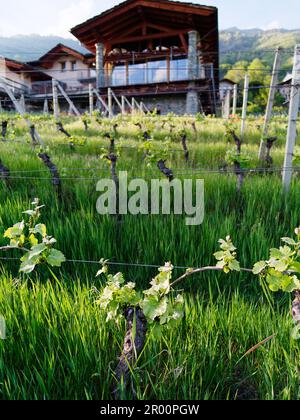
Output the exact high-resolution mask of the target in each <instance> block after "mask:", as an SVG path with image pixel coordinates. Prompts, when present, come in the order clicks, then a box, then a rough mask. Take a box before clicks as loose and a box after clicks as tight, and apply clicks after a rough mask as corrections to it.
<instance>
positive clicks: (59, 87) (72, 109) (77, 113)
mask: <svg viewBox="0 0 300 420" xmlns="http://www.w3.org/2000/svg"><path fill="white" fill-rule="evenodd" d="M56 88H58V89H59V90H60V92H61V94H62V95H63V97H64V98H65V100H66V101H67V102H68V104H69V107H70V109H69V112H72V111H73V112H74V114H75V115H76V116H77V117H80V116H81V115H80V112H79V111H78V109H77V108H76V106H75V105H74V102H73V101H72V100H71V99H70V98H69V96H68V95H67V93H66V91H65V90H64V89H63V87H62V86H61V85H60V84H59V83H58V82H56Z"/></svg>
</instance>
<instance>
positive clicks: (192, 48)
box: [186, 31, 199, 115]
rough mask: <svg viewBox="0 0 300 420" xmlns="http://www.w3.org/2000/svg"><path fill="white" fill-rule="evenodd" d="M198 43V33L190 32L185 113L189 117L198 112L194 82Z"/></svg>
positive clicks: (196, 75) (196, 71)
mask: <svg viewBox="0 0 300 420" xmlns="http://www.w3.org/2000/svg"><path fill="white" fill-rule="evenodd" d="M198 42H199V34H198V32H197V31H190V32H189V53H188V79H189V81H190V83H189V87H188V93H187V99H186V112H187V114H189V115H195V114H197V113H198V112H199V96H198V92H197V89H196V80H197V79H198V78H199V58H198Z"/></svg>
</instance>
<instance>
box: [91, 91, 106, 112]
mask: <svg viewBox="0 0 300 420" xmlns="http://www.w3.org/2000/svg"><path fill="white" fill-rule="evenodd" d="M93 92H94V94H95V95H96V98H97V99H98V103H99V104H101V105H102V106H103V108H104V109H105V112H106V113H107V114H109V109H108V106H107V105H106V103H105V102H104V100H103V99H102V98H101V96H100V95H99V93H98V91H97V90H96V89H93Z"/></svg>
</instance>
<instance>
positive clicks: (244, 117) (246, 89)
mask: <svg viewBox="0 0 300 420" xmlns="http://www.w3.org/2000/svg"><path fill="white" fill-rule="evenodd" d="M249 82H250V76H249V74H246V75H245V84H244V101H243V112H242V128H241V137H242V140H244V137H245V130H246V120H247V109H248V96H249Z"/></svg>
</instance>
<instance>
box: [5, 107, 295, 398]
mask: <svg viewBox="0 0 300 420" xmlns="http://www.w3.org/2000/svg"><path fill="white" fill-rule="evenodd" d="M30 120H31V123H32V124H34V126H31V129H30V130H29V129H28V127H27V125H26V124H25V123H24V121H23V120H22V119H20V118H18V117H17V116H16V115H14V114H12V113H10V114H9V113H7V114H5V113H2V114H1V122H2V141H1V148H0V175H1V180H2V182H1V185H0V194H1V206H0V221H1V223H0V226H1V231H0V238H1V239H0V245H1V247H2V248H1V254H0V266H1V274H0V276H1V281H0V316H2V317H3V319H4V320H5V323H6V339H5V340H0V398H1V399H51V400H52V399H88V400H99V399H111V398H112V397H113V396H114V397H116V396H117V397H118V398H124V399H125V398H137V399H142V400H143V399H145V400H151V399H152V400H153V399H156V400H168V399H178V400H185V399H187V400H196V399H199V400H200V399H213V400H214V399H238V400H240V399H243V400H248V399H268V400H273V399H298V398H300V393H299V356H300V352H299V342H298V341H297V338H298V333H299V331H298V328H297V327H296V328H295V320H296V321H297V320H298V321H299V320H300V318H297V316H299V314H298V313H294V320H293V317H292V316H291V312H292V309H291V308H292V304H293V299H294V296H293V293H294V292H295V291H297V290H299V289H300V285H299V286H298V284H299V280H298V279H297V277H296V276H293V275H292V274H293V273H298V272H300V267H299V262H298V261H297V257H299V249H298V248H299V242H298V241H299V238H300V237H299V230H296V240H295V234H294V231H295V228H297V227H298V226H299V224H300V220H299V207H300V195H299V176H300V150H299V156H298V154H297V153H298V151H297V153H296V154H295V156H294V162H293V168H285V169H286V170H289V171H292V173H293V180H292V185H291V189H290V191H289V193H288V194H283V189H282V168H283V166H284V154H285V142H286V132H287V125H288V120H287V117H286V116H285V115H278V116H274V117H273V119H272V121H271V124H270V128H269V133H268V139H265V140H266V144H267V155H266V158H265V160H264V161H260V160H259V159H258V153H259V146H260V142H261V136H262V127H263V123H264V120H263V118H259V117H251V116H249V117H248V119H247V126H246V131H245V135H244V139H242V138H241V137H240V135H239V134H240V125H241V121H240V119H239V117H238V116H232V117H231V118H230V120H229V121H227V120H224V119H218V118H214V117H204V116H202V115H200V114H199V115H197V116H196V117H195V118H194V117H188V116H182V117H177V116H174V115H172V114H170V115H168V116H157V115H155V114H154V113H153V114H150V113H149V114H136V115H132V116H119V117H115V118H113V119H105V118H102V117H101V116H100V115H99V114H98V113H97V112H95V113H94V114H93V116H88V115H86V116H84V117H83V118H79V117H72V116H67V115H65V116H62V117H61V118H60V120H59V122H57V121H55V120H54V119H53V118H51V117H48V116H40V115H36V116H32V115H31V116H30ZM35 130H36V131H35ZM35 132H38V133H39V135H40V137H41V139H42V141H43V145H41V144H40V143H39V141H38V140H39V139H38V138H36V134H35ZM120 171H127V173H128V178H129V179H136V178H141V179H144V180H146V181H147V182H149V183H150V182H151V180H152V179H169V180H170V181H172V180H174V179H181V180H184V179H193V180H196V179H203V180H204V185H205V217H204V222H203V224H202V225H200V226H186V224H185V216H184V215H177V214H171V215H142V214H140V215H129V214H128V215H117V217H115V216H111V215H100V214H98V212H97V209H96V203H97V200H98V198H99V192H97V188H96V185H97V183H98V181H100V180H101V179H104V178H112V179H113V180H114V182H115V183H116V184H118V174H119V172H120ZM37 198H38V200H36V199H37ZM31 203H33V204H32V205H31ZM41 206H44V207H41ZM40 207H41V208H40ZM29 208H30V210H29V211H28V209H29ZM24 211H27V212H26V214H24ZM22 219H23V220H24V222H22ZM28 220H29V221H28ZM27 221H28V222H27ZM18 222H20V223H19V224H18V225H16V224H17V223H18ZM38 222H39V223H40V224H37V223H38ZM27 223H28V224H27ZM42 223H43V224H42ZM10 227H13V228H11V229H10ZM45 229H47V233H46V231H45ZM48 232H49V233H48ZM50 234H51V235H53V236H51V237H50V236H47V235H50ZM228 235H230V237H229V236H228ZM290 237H291V238H290ZM41 238H42V239H41ZM54 238H55V239H54ZM221 238H226V240H223V241H221V242H220V243H219V241H220V239H221ZM281 238H284V242H285V246H283V247H282V248H280V249H279V247H280V246H281V245H282V241H281ZM293 238H294V239H293ZM297 238H298V239H297ZM40 240H41V243H40V242H39V241H40ZM55 241H56V242H55ZM38 246H40V248H39V250H38V251H37V254H36V255H35V256H33V255H32V250H37V247H38ZM220 247H221V250H220ZM54 248H55V249H54ZM270 249H271V259H269V258H270ZM23 251H25V253H27V254H25V255H24V252H23ZM275 251H276V252H275ZM28 252H29V253H30V252H31V255H30V256H28ZM21 257H22V261H20V259H21ZM101 259H102V260H101ZM100 261H102V262H100ZM165 264H166V265H165ZM201 267H202V268H205V269H201ZM241 267H243V269H241ZM253 267H254V270H253ZM20 268H21V269H20ZM197 269H198V271H197ZM158 271H159V273H158ZM120 273H122V274H120ZM156 276H157V277H156ZM153 279H154V280H153ZM176 279H178V280H179V281H178V282H177V280H176ZM150 282H151V285H152V287H151V286H150V289H149V283H150ZM162 285H163V286H162ZM143 290H145V292H144V295H143V294H142V291H143ZM273 292H277V293H273ZM291 292H292V293H291ZM296 294H297V293H296ZM142 295H143V296H144V297H143V296H142ZM145 296H146V297H145ZM114 299H115V300H114ZM151 299H154V301H155V302H156V303H155V305H153V306H150V303H151ZM296 300H297V299H296ZM296 306H297V305H296ZM296 306H295V301H294V306H293V307H294V311H295V310H296V309H297V308H296ZM124 308H127V312H126V311H125V312H124ZM128 308H131V313H130V310H129V311H128ZM132 308H134V310H133V309H132ZM142 309H143V313H142V314H141V313H140V312H141V311H142ZM132 311H134V314H133V312H132ZM296 312H297V311H296ZM124 314H125V316H124ZM144 316H146V318H147V321H148V322H147V321H146V320H145V318H144ZM125 318H126V319H125ZM126 320H127V325H126ZM173 321H174V322H173ZM175 321H176V322H175ZM146 322H147V323H148V327H147V331H146V330H145V329H146V327H145V324H146ZM139 323H140V324H141V325H140V326H139ZM128 326H130V328H131V330H130V329H129V332H130V331H131V335H132V334H133V336H134V339H132V337H131V338H130V340H131V341H132V340H133V341H135V344H136V342H137V341H139V340H140V343H139V344H140V348H138V346H137V348H134V352H133V353H137V354H135V355H134V357H133V354H132V352H131V355H130V357H129V356H128V360H122V357H121V359H120V360H119V366H118V357H119V356H120V354H122V352H123V341H124V337H125V336H126V334H128ZM132 330H133V333H132ZM136 336H138V337H137V339H136V340H135V337H136ZM131 344H132V343H131ZM133 347H135V345H134V344H133ZM131 350H132V349H131ZM124 357H125V356H124V354H123V358H124ZM131 358H133V359H134V360H131ZM124 371H125V374H124ZM122 373H123V375H122ZM122 381H123V382H122ZM116 382H118V384H119V385H120V386H119V388H118V389H117V390H116V389H115V388H116Z"/></svg>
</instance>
